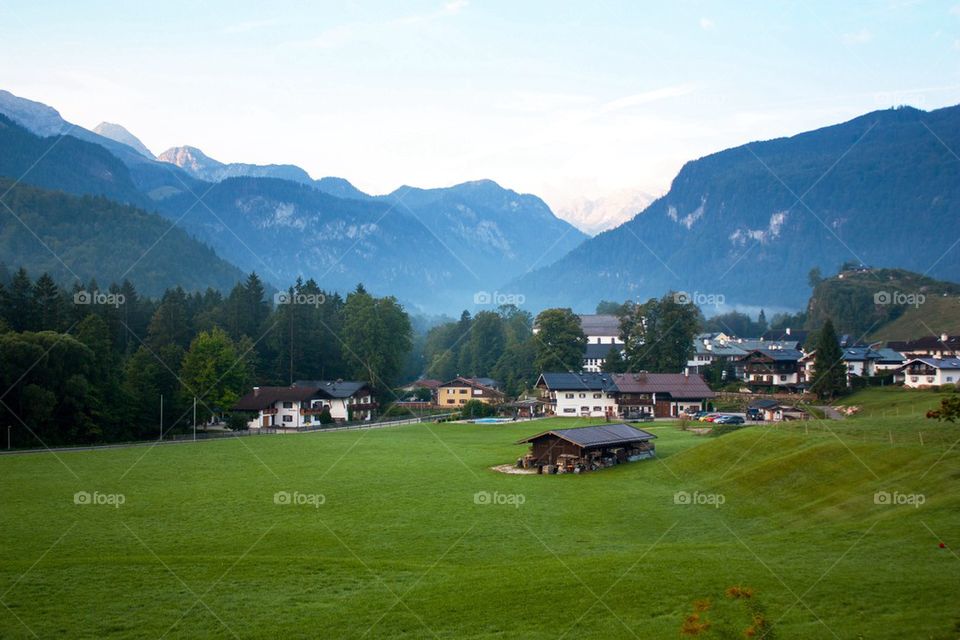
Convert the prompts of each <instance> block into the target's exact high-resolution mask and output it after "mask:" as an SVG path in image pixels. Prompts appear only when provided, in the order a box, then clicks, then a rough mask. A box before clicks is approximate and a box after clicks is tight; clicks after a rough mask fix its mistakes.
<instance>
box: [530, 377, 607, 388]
mask: <svg viewBox="0 0 960 640" xmlns="http://www.w3.org/2000/svg"><path fill="white" fill-rule="evenodd" d="M541 382H543V384H544V385H546V387H547V389H564V390H566V389H571V390H575V391H616V390H617V386H616V385H615V384H614V383H613V377H612V376H611V375H610V374H609V373H541V374H540V377H539V378H538V379H537V386H540V383H541Z"/></svg>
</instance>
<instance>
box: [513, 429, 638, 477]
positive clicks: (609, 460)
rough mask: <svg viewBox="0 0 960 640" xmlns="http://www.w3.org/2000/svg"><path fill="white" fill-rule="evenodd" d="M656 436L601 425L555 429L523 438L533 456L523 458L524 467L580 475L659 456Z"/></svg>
mask: <svg viewBox="0 0 960 640" xmlns="http://www.w3.org/2000/svg"><path fill="white" fill-rule="evenodd" d="M654 438H656V436H655V435H653V434H652V433H649V432H647V431H644V430H643V429H637V428H636V427H632V426H630V425H628V424H602V425H596V426H590V427H578V428H574V429H553V430H550V431H544V432H542V433H538V434H536V435H533V436H530V437H529V438H524V439H523V440H520V441H519V442H517V444H530V445H531V447H530V453H528V454H527V455H526V456H525V457H524V458H521V460H520V464H521V465H522V466H525V467H536V468H538V469H542V471H543V472H545V473H553V472H554V471H556V472H558V473H580V472H583V471H593V470H596V469H601V468H603V467H609V466H613V465H615V464H621V463H624V462H633V461H636V460H642V459H644V458H652V457H654V456H655V455H656V451H655V448H654V444H653V439H654Z"/></svg>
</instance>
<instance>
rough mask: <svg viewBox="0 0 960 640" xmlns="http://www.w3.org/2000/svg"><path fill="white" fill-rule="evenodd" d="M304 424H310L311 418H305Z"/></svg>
mask: <svg viewBox="0 0 960 640" xmlns="http://www.w3.org/2000/svg"><path fill="white" fill-rule="evenodd" d="M303 424H310V416H303Z"/></svg>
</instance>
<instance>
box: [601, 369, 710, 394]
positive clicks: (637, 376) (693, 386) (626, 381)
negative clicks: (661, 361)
mask: <svg viewBox="0 0 960 640" xmlns="http://www.w3.org/2000/svg"><path fill="white" fill-rule="evenodd" d="M613 383H614V384H615V385H617V389H619V390H620V392H621V393H669V394H670V397H671V398H712V397H714V396H715V395H716V394H715V393H714V392H713V391H711V390H710V387H708V386H707V383H706V382H704V380H703V378H702V377H701V376H699V375H696V374H695V375H691V376H687V375H684V374H682V373H614V374H613Z"/></svg>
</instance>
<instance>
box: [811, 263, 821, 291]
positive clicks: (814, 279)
mask: <svg viewBox="0 0 960 640" xmlns="http://www.w3.org/2000/svg"><path fill="white" fill-rule="evenodd" d="M821 282H823V274H822V273H821V272H820V267H814V268H813V269H810V273H808V274H807V283H808V284H809V285H810V288H811V289H816V288H817V285H818V284H820V283H821Z"/></svg>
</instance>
